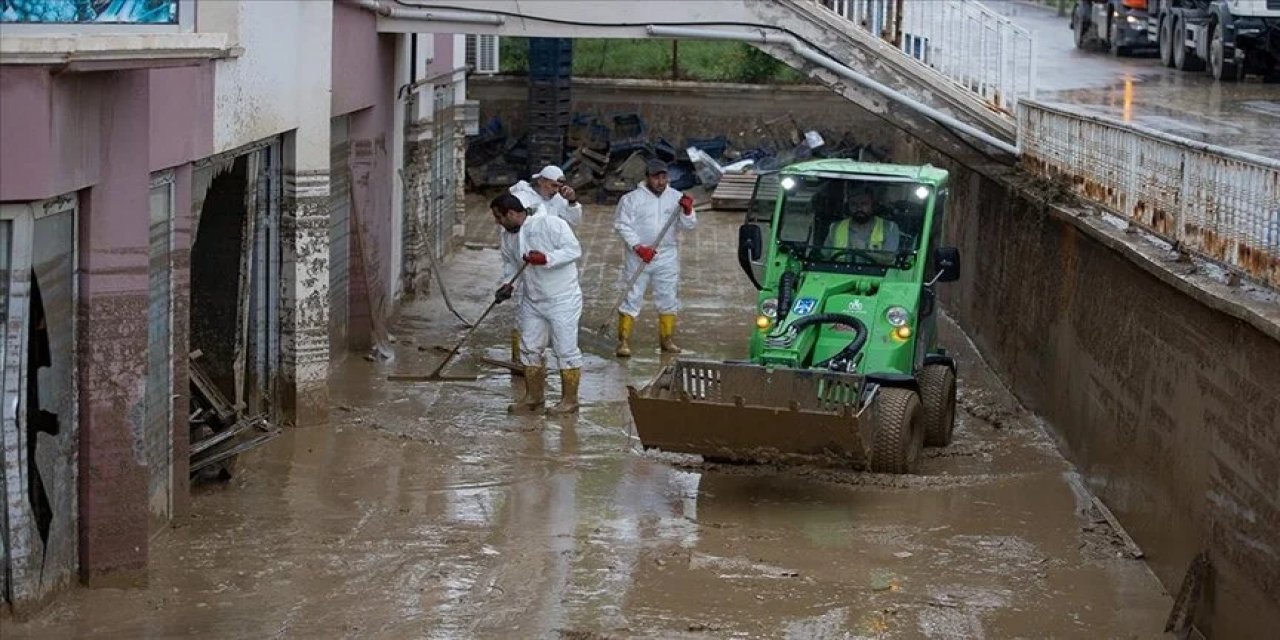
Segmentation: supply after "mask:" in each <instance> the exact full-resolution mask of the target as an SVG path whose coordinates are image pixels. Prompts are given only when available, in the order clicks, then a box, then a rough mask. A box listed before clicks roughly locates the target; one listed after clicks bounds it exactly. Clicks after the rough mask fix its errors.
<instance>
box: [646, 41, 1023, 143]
mask: <svg viewBox="0 0 1280 640" xmlns="http://www.w3.org/2000/svg"><path fill="white" fill-rule="evenodd" d="M645 31H646V32H647V33H648V34H649V35H650V36H653V37H655V38H694V39H700V40H733V41H737V42H757V43H760V44H775V45H784V46H787V47H790V48H791V50H792V51H794V52H795V53H796V55H798V56H800V57H801V58H804V59H805V60H808V61H809V62H812V63H814V64H816V65H818V66H820V67H823V68H824V69H827V70H828V71H831V72H832V73H834V74H836V75H838V76H840V77H842V78H844V79H846V80H850V81H852V82H853V83H854V84H857V85H860V86H862V87H863V88H865V89H870V90H871V91H874V92H876V93H879V94H880V95H882V96H884V97H886V98H888V99H890V100H893V101H894V102H897V103H898V104H901V105H903V106H905V107H907V108H909V109H911V110H912V111H915V112H916V113H918V114H920V115H923V116H925V117H926V118H929V119H931V120H934V121H936V122H940V123H942V124H944V125H946V126H948V127H950V128H952V129H955V130H957V131H962V132H964V133H967V134H969V135H971V136H973V137H974V138H977V139H978V140H981V141H982V142H985V143H986V144H989V145H991V146H992V147H995V148H997V149H999V150H1001V151H1003V152H1005V153H1008V154H1010V155H1014V156H1017V155H1018V147H1016V146H1014V145H1011V144H1009V143H1008V142H1005V141H1004V140H1001V139H1000V138H997V137H995V136H993V135H991V134H989V133H987V132H986V131H983V130H981V129H979V128H977V127H974V126H972V125H970V124H967V123H965V122H961V121H960V120H957V119H955V118H954V117H952V116H949V115H947V114H945V113H943V112H941V111H938V110H937V109H934V108H933V107H930V106H929V105H927V104H924V103H922V102H920V101H919V100H916V99H915V98H912V97H911V96H908V95H906V94H905V93H902V92H901V91H898V90H896V89H892V88H890V87H887V86H885V85H883V84H881V83H879V82H877V81H875V80H873V79H871V78H869V77H867V76H865V75H862V74H861V73H858V72H857V71H854V70H853V69H851V68H849V67H847V66H845V65H843V64H840V63H839V62H836V61H835V60H833V59H831V58H829V57H827V56H825V55H823V54H821V53H818V52H817V51H814V50H813V49H811V48H809V47H807V46H805V45H803V44H801V43H800V42H799V41H798V40H796V39H795V38H793V37H791V36H786V35H776V34H772V33H770V32H767V31H722V30H717V29H696V28H691V27H662V26H657V25H649V26H648V27H645Z"/></svg>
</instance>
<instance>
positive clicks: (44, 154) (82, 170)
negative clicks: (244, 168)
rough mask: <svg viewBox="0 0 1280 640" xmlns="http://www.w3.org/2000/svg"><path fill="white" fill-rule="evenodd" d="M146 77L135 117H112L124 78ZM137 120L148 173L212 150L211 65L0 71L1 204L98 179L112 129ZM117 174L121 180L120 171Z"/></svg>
mask: <svg viewBox="0 0 1280 640" xmlns="http://www.w3.org/2000/svg"><path fill="white" fill-rule="evenodd" d="M133 73H143V74H147V75H148V76H149V79H148V82H147V83H146V86H147V87H149V88H148V89H147V91H148V94H147V95H146V96H144V97H143V98H144V99H143V102H142V107H141V110H140V111H137V112H130V113H118V112H112V111H111V110H108V109H106V105H108V104H110V103H111V100H110V99H109V95H110V94H111V93H112V92H113V91H114V90H115V88H114V83H115V82H117V81H119V79H120V78H121V77H124V74H133ZM129 120H137V121H139V122H142V123H144V124H146V126H145V127H144V128H145V129H146V130H147V131H148V132H149V134H150V143H149V145H148V147H147V148H145V149H143V150H142V154H143V157H146V158H148V159H149V161H148V162H147V163H146V166H147V168H148V170H158V169H164V168H167V167H174V166H177V165H180V164H183V163H186V162H191V161H193V160H197V159H199V158H202V157H205V156H208V155H209V154H211V153H212V149H213V66H212V65H211V64H210V63H204V64H201V65H198V66H192V67H176V68H168V69H150V70H148V69H141V70H134V71H114V72H112V71H106V72H97V73H66V74H60V75H57V76H55V75H52V70H51V68H49V67H18V66H13V65H0V139H3V140H4V144H3V145H0V200H4V201H30V200H43V199H45V198H51V197H54V196H57V195H61V194H64V193H71V192H73V191H79V190H81V189H87V188H90V187H92V186H94V185H95V184H97V183H98V182H99V181H100V180H102V173H103V166H102V163H103V162H106V161H110V160H111V159H112V158H114V157H115V156H110V155H106V154H104V153H103V152H102V144H103V143H102V140H103V138H104V136H105V135H106V131H107V129H108V128H109V127H110V126H118V125H123V124H125V123H126V121H129ZM116 175H119V174H118V173H117V174H116Z"/></svg>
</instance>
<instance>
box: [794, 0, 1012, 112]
mask: <svg viewBox="0 0 1280 640" xmlns="http://www.w3.org/2000/svg"><path fill="white" fill-rule="evenodd" d="M815 2H817V3H818V4H819V5H821V6H823V7H825V8H826V9H828V10H829V11H831V12H833V13H835V14H836V15H839V16H841V17H842V18H844V19H845V20H846V21H848V22H849V23H850V26H851V27H853V28H858V29H862V30H864V31H867V32H870V33H872V34H873V35H876V36H877V37H879V38H881V39H882V40H884V41H886V42H889V43H891V44H893V45H894V46H896V47H897V48H898V49H899V50H901V51H902V52H903V53H904V54H906V55H907V56H908V57H910V58H912V59H914V60H916V61H918V62H920V63H921V64H924V65H925V66H927V67H929V68H931V69H933V70H935V71H937V72H938V73H939V74H941V75H942V76H943V77H945V78H947V79H948V80H950V81H951V82H953V83H955V84H956V85H959V86H960V87H963V88H964V89H966V90H968V91H972V92H974V93H976V94H978V95H979V96H981V97H982V99H983V100H984V101H985V102H987V103H988V104H990V105H991V106H993V107H995V108H997V109H999V110H1001V111H1004V112H1006V113H1008V114H1010V115H1012V114H1013V113H1014V110H1015V108H1016V105H1017V103H1018V101H1019V100H1022V99H1024V98H1032V97H1034V96H1035V48H1034V45H1033V43H1032V40H1031V34H1030V33H1028V32H1027V30H1025V29H1023V28H1021V27H1019V26H1017V25H1016V24H1014V23H1013V21H1011V20H1009V19H1008V18H1006V17H1004V16H1002V15H999V14H997V13H996V12H994V11H992V10H991V9H988V8H987V7H986V6H985V5H983V4H982V3H981V2H977V1H976V0H930V1H928V2H924V1H922V0H911V1H907V0H815Z"/></svg>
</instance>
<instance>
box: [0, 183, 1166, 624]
mask: <svg viewBox="0 0 1280 640" xmlns="http://www.w3.org/2000/svg"><path fill="white" fill-rule="evenodd" d="M478 202H480V201H479V200H478V199H475V198H473V199H472V204H473V205H474V204H476V203H478ZM610 217H611V211H610V210H608V209H605V208H603V207H589V208H588V211H587V222H585V223H584V227H583V228H582V229H581V230H580V233H581V235H582V238H583V241H584V244H585V245H586V246H587V248H588V253H587V256H586V262H585V268H584V290H585V291H586V293H587V298H588V300H589V303H588V306H587V312H586V314H585V317H584V324H585V325H587V326H589V327H594V326H596V325H598V324H599V323H600V322H601V321H602V320H603V319H605V318H607V317H609V315H610V312H609V308H608V305H609V304H610V303H611V302H612V299H613V295H612V293H611V292H612V289H611V288H610V286H609V285H610V284H611V283H612V282H613V278H614V277H615V275H616V273H617V272H616V264H617V262H618V259H619V257H620V249H619V247H618V245H617V244H616V242H615V241H614V239H613V237H612V231H611V229H610V226H611V225H610V222H611V221H610ZM738 221H739V214H731V213H719V214H715V213H705V214H703V217H702V225H701V227H700V228H699V229H698V230H697V231H696V232H695V233H693V234H692V235H690V236H688V237H686V242H685V244H684V249H683V251H684V256H683V257H684V260H683V267H684V273H685V278H686V280H685V285H684V290H683V291H684V299H685V303H686V308H685V310H684V312H683V313H682V315H681V319H682V325H681V333H680V334H679V336H678V337H679V338H680V340H681V341H682V343H683V344H684V346H686V347H687V348H696V349H697V351H698V354H697V355H699V356H701V357H716V358H719V357H742V356H744V355H745V338H746V335H747V331H748V330H749V328H750V326H751V322H752V320H753V316H754V314H753V312H752V308H751V305H750V302H749V301H750V299H751V297H752V292H751V289H750V286H749V284H748V283H747V281H746V279H745V278H744V277H743V276H742V275H741V274H740V273H739V271H738V268H737V266H736V264H735V259H734V251H733V246H734V245H733V243H734V242H735V237H736V225H737V223H738ZM469 234H470V239H471V240H473V241H474V242H476V243H479V244H475V245H473V246H475V247H479V248H476V249H474V250H469V249H460V250H459V251H458V252H457V253H456V254H455V255H454V256H453V257H452V258H451V259H450V260H449V262H448V265H447V271H448V275H447V279H448V282H450V283H453V286H452V287H451V291H450V293H451V294H452V297H453V298H454V301H455V303H456V305H457V306H458V307H459V308H460V309H461V310H462V312H463V313H464V314H465V315H468V316H469V317H471V318H475V317H477V316H478V315H479V313H480V311H481V310H482V309H483V307H484V305H485V304H487V302H488V301H489V299H490V296H491V295H492V291H493V289H494V287H495V285H496V281H497V278H498V274H499V267H498V261H499V258H498V253H497V251H495V250H493V249H490V248H484V247H483V245H484V244H485V243H488V242H491V241H492V240H493V234H494V228H493V227H492V224H491V222H489V219H488V217H487V213H486V212H484V211H483V208H482V207H480V208H477V207H473V215H472V224H471V229H470V231H469ZM510 313H511V309H509V308H504V309H502V312H501V313H499V314H494V316H492V317H493V318H494V321H493V322H492V323H491V324H488V326H484V327H482V328H481V329H480V330H479V331H478V332H477V337H476V339H475V341H474V343H473V345H474V346H473V348H469V349H467V350H465V351H464V357H462V358H460V359H459V360H458V362H457V364H455V365H453V368H451V369H450V372H452V373H461V372H466V371H483V373H484V376H483V377H482V378H481V379H480V380H478V381H476V382H474V383H448V384H443V383H400V382H387V381H386V380H385V376H386V374H388V373H391V372H393V371H398V372H425V371H429V370H430V368H432V366H433V365H434V364H435V362H437V359H438V358H439V357H440V356H439V355H438V354H437V353H434V352H433V351H432V350H431V349H430V345H435V344H451V343H452V341H453V340H455V339H457V337H458V336H459V335H461V332H462V327H461V326H460V324H459V323H458V322H456V321H455V320H454V319H453V318H452V316H450V315H448V313H447V312H446V311H445V310H444V307H443V304H442V303H441V300H440V298H439V296H438V295H437V294H434V293H433V294H432V295H430V296H429V297H428V298H427V299H425V300H420V301H417V302H414V303H411V304H409V305H408V306H407V308H406V309H405V311H404V313H403V315H402V317H400V318H399V320H398V321H397V322H396V324H395V326H394V328H393V331H394V334H395V336H396V338H397V343H396V345H395V346H396V357H395V359H394V360H393V361H391V362H376V363H375V362H368V361H365V360H364V359H362V358H360V357H358V356H354V357H350V358H348V359H347V360H346V362H344V363H342V364H340V365H336V374H335V376H334V378H333V383H332V384H333V407H332V424H331V425H330V426H327V427H314V428H302V429H296V430H291V431H290V432H289V433H287V434H286V435H284V436H282V437H280V438H279V439H277V440H276V441H273V442H271V443H270V444H268V445H266V446H265V447H263V448H262V449H260V450H256V451H253V452H251V453H249V454H247V455H245V456H243V457H242V458H241V459H240V460H239V463H238V475H237V476H236V478H235V479H234V480H233V481H232V482H231V483H230V484H229V485H227V486H222V487H214V488H210V489H205V490H202V491H200V492H199V493H198V495H197V496H196V497H195V498H194V501H193V502H194V504H193V509H192V511H193V513H192V514H191V515H190V517H188V518H184V519H182V520H181V521H179V522H177V523H176V524H175V527H174V528H173V529H172V530H171V531H169V532H166V533H165V534H163V535H162V536H161V537H159V538H158V539H157V540H156V541H155V542H154V545H153V547H152V549H153V550H152V565H151V566H152V570H151V574H150V586H149V587H147V588H145V589H140V590H130V591H120V590H76V591H74V592H72V593H69V594H66V595H65V596H64V597H63V598H62V599H61V601H60V602H58V603H57V604H55V605H53V606H52V607H51V608H50V609H49V610H47V611H46V612H45V613H44V614H42V615H41V616H40V617H39V618H38V619H37V620H35V621H33V622H29V623H25V624H21V625H18V624H14V623H12V622H11V621H8V622H6V629H5V630H4V633H3V635H4V637H5V639H6V640H18V639H20V638H51V637H95V638H97V637H110V638H125V637H127V638H163V637H174V636H183V635H201V636H207V637H235V638H268V637H291V638H329V637H349V638H357V637H358V638H408V637H422V638H580V639H588V638H592V639H598V638H623V637H653V638H748V637H750V638H805V639H835V638H1013V637H1037V638H1038V637H1055V638H1099V637H1107V638H1154V637H1159V635H1160V634H1159V633H1158V632H1159V630H1160V629H1162V628H1163V624H1164V618H1165V615H1166V614H1167V612H1168V610H1169V607H1170V605H1171V601H1170V599H1169V598H1168V597H1167V595H1165V594H1164V593H1163V592H1162V591H1161V589H1160V587H1159V585H1158V584H1157V582H1156V580H1155V579H1154V578H1153V577H1152V576H1151V575H1150V573H1149V572H1148V571H1147V569H1146V567H1145V565H1144V564H1143V563H1142V562H1141V561H1139V560H1134V559H1132V558H1131V557H1128V556H1126V552H1125V548H1124V546H1123V544H1122V543H1121V541H1120V539H1119V538H1118V537H1117V535H1116V534H1115V532H1114V531H1112V530H1111V529H1109V528H1108V527H1107V526H1106V524H1105V521H1104V520H1103V519H1102V518H1101V517H1100V515H1099V514H1098V513H1097V512H1096V510H1095V509H1094V507H1093V505H1092V503H1091V501H1090V497H1089V496H1088V494H1087V493H1085V492H1084V491H1083V489H1081V488H1080V485H1079V483H1078V482H1077V481H1076V480H1075V475H1074V473H1073V471H1072V468H1071V467H1070V466H1069V465H1068V464H1067V463H1066V462H1064V460H1063V459H1062V458H1061V457H1060V456H1059V455H1058V454H1057V452H1056V450H1055V448H1054V445H1053V442H1052V440H1051V438H1050V437H1049V436H1048V435H1046V433H1045V432H1044V431H1043V430H1042V428H1041V427H1040V425H1039V424H1038V423H1037V421H1036V419H1035V418H1034V416H1031V415H1028V414H1026V413H1025V412H1024V411H1023V410H1021V409H1020V408H1019V407H1018V406H1017V405H1016V404H1015V403H1014V402H1013V400H1012V399H1011V397H1010V396H1009V394H1008V393H1006V392H1005V391H1004V390H1003V388H1002V387H1001V386H1000V385H999V383H998V381H997V380H996V379H995V378H994V377H993V375H992V374H991V373H990V372H989V371H988V370H987V369H986V368H985V367H984V366H983V364H982V362H981V361H980V360H978V358H977V357H976V355H975V353H974V350H973V349H972V347H971V345H969V344H968V342H967V341H966V339H965V337H964V336H963V334H961V333H960V332H959V331H958V330H957V329H956V327H955V326H954V325H951V324H949V323H948V324H947V325H946V326H945V329H944V332H943V336H944V341H945V345H946V346H947V347H949V348H950V349H952V350H953V352H954V353H955V354H956V355H957V357H958V359H959V363H960V366H961V376H960V384H961V389H960V404H961V408H962V411H961V412H960V413H959V425H958V428H957V436H956V442H955V444H953V445H952V446H951V447H949V448H947V449H945V450H929V452H928V457H927V459H925V460H924V462H923V464H922V469H921V475H919V476H914V477H893V476H883V475H876V474H863V473H856V472H845V471H832V470H825V471H822V470H816V469H804V468H798V469H796V468H793V469H775V468H768V467H764V468H761V467H729V466H719V465H703V464H701V463H700V461H699V460H698V459H697V458H694V457H680V456H674V455H669V454H660V453H644V452H641V451H640V450H639V447H638V443H637V442H636V440H635V439H634V438H633V437H631V435H630V430H629V417H628V413H627V409H626V404H625V385H626V384H628V383H640V382H643V381H644V380H646V379H647V378H648V377H649V376H650V375H652V374H653V373H654V372H655V371H656V368H657V366H658V364H659V362H660V361H659V356H658V354H657V336H656V326H655V325H656V321H655V317H654V315H653V312H652V310H651V308H649V309H646V311H645V313H644V314H643V315H642V316H641V320H640V322H638V324H637V332H636V344H635V350H636V357H635V358H633V359H632V360H631V361H630V362H626V363H619V362H617V361H615V360H613V359H611V358H605V357H601V356H599V355H591V356H589V357H588V361H587V365H586V367H585V375H584V383H583V387H584V393H583V396H584V402H585V406H584V409H583V411H582V414H581V415H580V416H577V417H571V418H564V419H547V418H541V417H537V418H520V419H514V418H511V417H508V416H507V415H506V413H505V405H506V403H507V402H508V401H509V400H510V399H511V397H512V396H513V394H514V393H515V391H516V390H517V389H516V385H517V384H518V383H517V382H516V381H515V380H513V379H512V378H511V377H510V376H509V375H508V374H506V373H505V372H503V371H502V370H496V369H488V368H480V369H477V363H476V360H475V359H474V358H475V356H478V355H484V354H487V355H490V356H494V357H503V356H504V354H505V353H506V351H507V347H506V346H505V345H506V344H507V339H506V337H507V335H508V334H507V331H508V330H509V326H510V325H509V324H508V323H509V322H510ZM610 324H612V323H610ZM558 384H559V383H558V380H556V379H555V378H554V376H553V378H552V390H551V391H550V393H549V396H550V397H549V399H550V400H552V401H554V399H555V398H556V397H558Z"/></svg>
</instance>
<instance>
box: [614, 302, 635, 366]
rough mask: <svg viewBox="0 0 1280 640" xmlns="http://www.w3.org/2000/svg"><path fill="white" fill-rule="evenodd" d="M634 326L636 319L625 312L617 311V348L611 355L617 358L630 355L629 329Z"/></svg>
mask: <svg viewBox="0 0 1280 640" xmlns="http://www.w3.org/2000/svg"><path fill="white" fill-rule="evenodd" d="M635 326H636V319H635V318H632V317H631V316H629V315H627V314H625V313H621V312H619V313H618V350H617V351H614V352H613V355H615V356H618V357H619V358H630V357H631V330H632V328H634V327H635Z"/></svg>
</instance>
